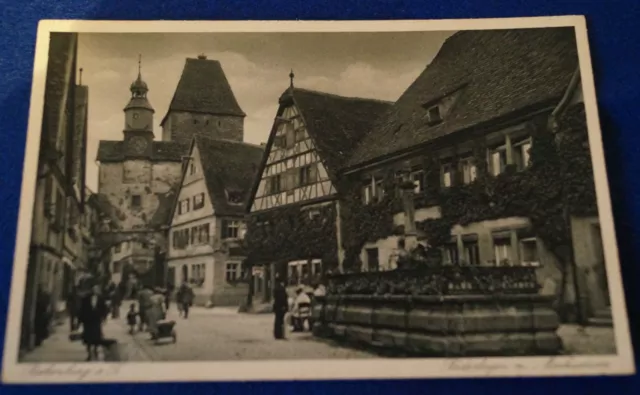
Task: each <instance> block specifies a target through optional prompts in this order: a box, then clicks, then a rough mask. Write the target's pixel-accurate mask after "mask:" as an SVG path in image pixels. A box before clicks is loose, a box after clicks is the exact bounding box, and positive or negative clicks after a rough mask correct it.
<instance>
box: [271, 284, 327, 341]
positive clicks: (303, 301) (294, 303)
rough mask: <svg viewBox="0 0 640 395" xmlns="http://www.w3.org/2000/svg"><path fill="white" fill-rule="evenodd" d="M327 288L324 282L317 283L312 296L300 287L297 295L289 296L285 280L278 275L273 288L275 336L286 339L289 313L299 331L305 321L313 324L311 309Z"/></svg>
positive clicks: (295, 329) (296, 329)
mask: <svg viewBox="0 0 640 395" xmlns="http://www.w3.org/2000/svg"><path fill="white" fill-rule="evenodd" d="M325 294H326V289H325V287H324V285H323V284H317V285H316V286H315V289H314V291H313V293H312V294H311V296H310V295H309V294H308V293H307V292H305V289H304V288H302V287H300V288H298V289H297V290H296V295H295V297H293V298H289V295H288V293H287V289H286V287H285V284H284V281H282V279H281V278H280V277H279V276H276V286H275V287H274V290H273V313H274V315H275V319H274V324H273V336H274V337H275V338H276V339H277V340H284V339H285V325H287V323H286V322H285V317H286V315H287V313H290V316H291V322H290V323H291V326H292V327H293V330H294V331H296V332H298V331H302V330H303V329H304V321H307V322H308V324H309V326H310V327H311V326H312V325H313V322H312V319H311V309H312V305H313V302H314V301H315V300H316V298H317V297H321V296H325Z"/></svg>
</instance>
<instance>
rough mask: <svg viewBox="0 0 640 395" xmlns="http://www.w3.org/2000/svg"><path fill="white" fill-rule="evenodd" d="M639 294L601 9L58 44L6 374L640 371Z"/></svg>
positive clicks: (64, 25)
mask: <svg viewBox="0 0 640 395" xmlns="http://www.w3.org/2000/svg"><path fill="white" fill-rule="evenodd" d="M605 133H606V131H605ZM621 284H622V283H621V274H620V263H619V259H618V252H617V247H616V238H615V232H614V224H613V219H612V214H611V202H610V197H609V189H608V184H607V178H606V172H605V163H604V156H603V148H602V142H601V131H600V127H599V122H598V113H597V107H596V95H595V91H594V81H593V75H592V70H591V61H590V55H589V45H588V42H587V32H586V25H585V20H584V18H582V17H579V16H567V17H552V18H523V19H520V18H518V19H492V20H482V19H478V20H441V21H386V22H293V21H292V22H284V21H278V22H166V21H163V22H127V21H121V22H107V21H43V22H41V24H40V26H39V31H38V38H37V45H36V56H35V67H34V74H33V88H32V96H31V109H30V117H29V126H28V135H27V146H26V153H25V162H24V175H23V185H22V195H21V202H20V213H19V223H18V228H17V240H16V250H15V261H14V268H13V283H12V287H11V297H10V308H9V316H8V318H7V320H6V322H7V332H6V333H7V335H6V339H5V349H4V362H3V366H2V369H3V372H2V378H3V380H4V381H5V382H10V383H80V382H145V381H149V382H158V381H230V380H300V379H370V378H423V377H437V378H442V377H480V376H481V377H492V376H562V375H602V374H605V375H613V374H629V373H632V372H633V371H634V369H635V368H634V364H633V351H632V347H631V342H630V336H629V329H628V322H627V316H626V307H625V302H624V295H623V289H622V285H621Z"/></svg>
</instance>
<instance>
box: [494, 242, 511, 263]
mask: <svg viewBox="0 0 640 395" xmlns="http://www.w3.org/2000/svg"><path fill="white" fill-rule="evenodd" d="M493 255H494V257H495V260H496V266H503V264H502V261H503V260H505V259H506V260H507V261H508V262H509V264H513V257H512V256H511V255H512V254H511V242H510V240H509V239H497V240H494V242H493ZM503 255H504V256H503Z"/></svg>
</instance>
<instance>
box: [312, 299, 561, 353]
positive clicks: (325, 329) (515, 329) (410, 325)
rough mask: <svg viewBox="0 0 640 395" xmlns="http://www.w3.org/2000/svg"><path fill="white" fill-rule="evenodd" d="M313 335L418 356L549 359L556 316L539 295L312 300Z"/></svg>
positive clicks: (556, 348) (555, 343) (557, 345)
mask: <svg viewBox="0 0 640 395" xmlns="http://www.w3.org/2000/svg"><path fill="white" fill-rule="evenodd" d="M317 301H318V302H317V303H316V304H315V306H314V309H313V320H314V326H313V332H314V334H315V335H316V336H323V337H331V338H334V339H337V340H346V341H350V342H356V343H364V344H365V345H369V346H374V347H383V348H389V349H393V350H394V351H396V352H401V353H406V354H410V355H419V356H433V357H462V356H497V355H502V356H511V355H555V354H558V353H559V352H560V351H561V349H562V342H561V340H560V338H559V336H558V335H557V334H556V330H557V329H558V326H559V321H558V316H557V314H556V312H555V311H554V310H553V309H552V308H551V304H550V303H551V302H550V298H548V297H545V296H540V295H501V296H485V295H448V296H414V297H412V296H405V295H392V296H375V295H343V296H331V295H329V296H327V297H325V298H318V300H317Z"/></svg>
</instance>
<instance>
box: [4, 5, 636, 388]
mask: <svg viewBox="0 0 640 395" xmlns="http://www.w3.org/2000/svg"><path fill="white" fill-rule="evenodd" d="M0 10H1V17H0V103H1V106H0V150H1V151H0V317H6V313H7V306H8V299H9V289H10V283H11V272H12V262H13V250H14V244H15V235H16V233H15V232H16V221H17V214H18V204H19V200H20V188H21V182H22V180H21V178H22V177H21V175H22V165H23V160H24V147H25V138H26V133H25V132H26V130H27V119H28V111H29V98H30V91H31V75H32V71H33V70H32V68H33V57H34V49H35V48H34V46H35V38H36V28H37V24H38V20H40V19H112V20H148V19H149V20H153V19H174V20H189V19H191V20H245V19H253V20H278V19H303V20H313V19H323V20H331V19H336V20H367V19H378V20H379V19H438V18H487V17H519V16H545V15H575V14H583V15H586V17H587V26H588V30H589V39H590V45H591V55H592V60H593V66H594V76H595V82H596V92H597V96H598V103H599V110H600V120H601V123H602V130H603V140H604V148H605V155H606V161H607V171H608V174H609V182H610V188H611V195H612V204H613V211H614V217H615V221H616V230H617V237H618V243H619V251H620V261H621V265H622V273H623V277H624V285H625V293H626V298H627V306H628V314H629V318H630V321H631V322H630V324H631V329H632V331H633V332H637V329H638V310H639V307H638V288H639V287H638V286H637V285H636V284H635V282H636V281H637V280H638V267H637V266H638V263H637V262H638V261H639V260H640V259H639V258H640V243H638V242H636V240H635V237H637V236H638V234H639V233H640V176H639V175H640V144H639V143H640V133H638V128H639V126H640V108H639V104H640V95H639V93H638V91H639V90H640V83H639V82H640V61H639V60H640V26H639V25H638V20H640V2H638V1H636V0H627V1H624V0H582V1H578V0H509V1H497V0H474V1H471V0H457V1H456V0H454V1H452V0H429V1H424V0H395V1H390V0H388V1H384V0H359V1H351V2H349V1H347V0H303V1H295V0H280V1H278V0H269V1H264V0H250V1H244V2H243V1H204V0H198V1H187V0H169V1H162V0H155V1H153V0H135V1H134V0H128V1H118V0H100V1H95V0H94V1H91V0H38V1H33V0H14V1H8V0H0ZM634 202H635V203H636V204H634ZM2 321H3V323H2V324H1V325H0V339H1V341H2V346H0V347H3V346H4V332H5V324H4V320H2ZM633 337H634V339H633V341H634V343H636V344H637V342H638V337H637V336H635V335H633ZM637 360H638V358H637V357H636V361H637ZM636 363H637V362H636ZM634 387H635V388H636V390H633V388H634ZM638 388H640V380H638V376H637V375H636V376H634V377H618V378H605V377H600V378H595V377H594V378H567V379H508V380H506V379H501V380H498V379H482V380H480V379H474V380H461V379H457V380H413V381H404V382H400V381H391V380H385V381H352V382H314V383H307V382H286V383H267V384H259V383H251V384H244V383H233V384H231V383H217V384H205V383H199V384H145V385H133V384H129V385H100V386H98V385H91V386H88V385H82V386H77V385H76V386H38V387H35V386H3V387H2V389H1V390H0V391H1V392H2V394H7V395H9V394H16V393H30V394H49V395H53V394H84V393H86V392H87V391H94V393H95V392H97V393H98V394H106V393H112V392H120V393H123V394H124V393H134V392H135V393H143V392H144V393H154V394H158V395H160V394H179V393H185V392H186V391H188V392H192V391H193V392H194V393H202V394H205V393H206V394H216V393H229V394H248V393H262V394H279V395H289V394H296V395H302V394H314V395H315V394H318V395H319V394H325V393H334V394H342V393H344V394H350V395H355V394H368V395H377V394H385V393H386V394H390V393H411V394H413V393H416V394H423V393H428V394H437V393H443V394H444V393H446V394H473V395H476V394H478V395H481V394H492V395H494V394H509V395H511V394H518V395H526V394H535V395H540V394H545V395H552V394H569V393H573V394H588V395H590V394H631V393H636V392H637V391H638Z"/></svg>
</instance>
